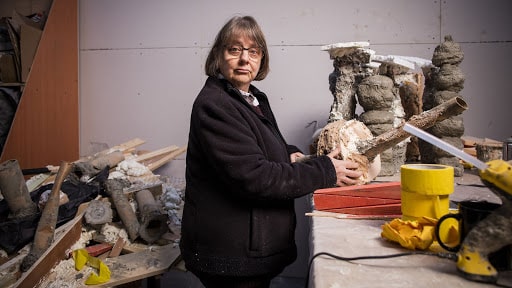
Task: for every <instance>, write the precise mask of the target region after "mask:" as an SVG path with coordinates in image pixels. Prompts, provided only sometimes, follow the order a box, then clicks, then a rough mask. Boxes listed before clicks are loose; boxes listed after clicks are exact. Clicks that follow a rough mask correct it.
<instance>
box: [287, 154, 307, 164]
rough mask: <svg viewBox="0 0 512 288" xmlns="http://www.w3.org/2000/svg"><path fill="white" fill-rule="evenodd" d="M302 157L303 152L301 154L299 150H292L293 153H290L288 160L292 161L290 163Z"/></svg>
mask: <svg viewBox="0 0 512 288" xmlns="http://www.w3.org/2000/svg"><path fill="white" fill-rule="evenodd" d="M302 157H304V154H302V153H300V152H294V153H292V154H290V161H292V163H294V162H297V160H298V159H300V158H302Z"/></svg>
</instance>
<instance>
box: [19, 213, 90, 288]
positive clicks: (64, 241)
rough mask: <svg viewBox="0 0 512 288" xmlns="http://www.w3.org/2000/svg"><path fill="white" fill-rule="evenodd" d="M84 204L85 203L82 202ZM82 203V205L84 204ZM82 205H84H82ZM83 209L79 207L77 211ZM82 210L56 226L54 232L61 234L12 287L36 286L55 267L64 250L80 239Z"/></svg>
mask: <svg viewBox="0 0 512 288" xmlns="http://www.w3.org/2000/svg"><path fill="white" fill-rule="evenodd" d="M84 204H85V205H86V203H84ZM84 204H82V205H84ZM82 207H84V206H82ZM82 210H84V209H82V208H79V211H82ZM82 217H83V212H80V214H77V216H76V217H75V218H73V220H71V221H69V222H68V223H66V224H64V225H62V226H61V227H59V228H58V230H57V232H56V234H59V233H62V235H61V236H60V237H59V238H58V239H57V238H56V240H55V241H54V242H53V243H52V245H51V246H50V247H49V248H48V250H46V252H45V253H44V254H43V255H41V257H40V258H39V260H37V261H36V262H35V263H34V264H33V265H32V267H31V268H30V269H29V270H28V271H27V272H25V273H23V274H22V276H21V278H20V279H18V281H17V282H16V284H15V285H14V287H36V285H37V284H38V283H39V281H41V279H43V278H44V276H45V275H46V274H48V272H49V271H50V270H51V269H53V267H55V265H56V264H57V263H59V262H60V261H61V260H63V259H65V257H66V250H68V249H69V248H70V247H71V246H72V245H73V244H75V243H76V241H78V239H80V236H81V233H82Z"/></svg>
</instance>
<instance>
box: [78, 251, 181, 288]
mask: <svg viewBox="0 0 512 288" xmlns="http://www.w3.org/2000/svg"><path fill="white" fill-rule="evenodd" d="M179 256H180V249H179V248H178V247H177V246H176V245H175V244H173V243H172V244H168V245H165V246H158V247H154V246H152V248H151V249H148V250H146V251H142V252H137V253H130V254H125V255H121V256H118V257H113V258H107V259H105V261H104V263H105V264H106V265H107V266H108V267H109V268H110V271H111V274H110V281H108V282H107V283H104V284H99V285H88V286H87V287H112V286H117V285H121V284H126V283H130V282H133V281H137V280H140V279H144V278H147V277H151V276H155V275H160V274H162V273H164V272H166V271H168V270H169V268H170V267H172V266H173V265H174V264H175V263H177V261H178V260H179V258H180V257H179Z"/></svg>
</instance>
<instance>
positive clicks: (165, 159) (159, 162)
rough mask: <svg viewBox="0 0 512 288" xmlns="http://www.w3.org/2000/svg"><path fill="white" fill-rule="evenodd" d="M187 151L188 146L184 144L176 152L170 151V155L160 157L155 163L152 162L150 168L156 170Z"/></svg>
mask: <svg viewBox="0 0 512 288" xmlns="http://www.w3.org/2000/svg"><path fill="white" fill-rule="evenodd" d="M186 151H187V146H184V147H182V148H180V149H178V150H176V151H174V152H171V153H169V155H167V156H165V157H163V158H162V159H159V160H157V161H155V162H153V163H150V164H149V165H147V166H148V168H149V170H151V171H155V170H156V169H158V168H160V167H161V166H163V165H164V164H165V163H167V162H169V161H171V160H172V159H174V158H176V157H178V156H179V155H181V154H183V153H185V152H186Z"/></svg>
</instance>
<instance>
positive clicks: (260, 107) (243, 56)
mask: <svg viewBox="0 0 512 288" xmlns="http://www.w3.org/2000/svg"><path fill="white" fill-rule="evenodd" d="M205 71H206V74H207V75H208V76H209V77H208V79H207V80H206V83H205V85H204V87H203V88H202V90H201V91H200V93H199V95H198V96H197V98H196V100H195V102H194V105H193V108H192V115H191V120H190V134H189V142H188V151H187V158H186V183H187V185H186V191H185V207H184V211H183V221H182V230H181V232H182V238H181V243H180V247H181V252H182V256H183V259H184V261H185V264H186V268H187V269H188V270H190V271H192V272H193V273H194V274H195V275H196V276H198V277H199V279H200V280H201V282H202V283H203V284H204V285H205V287H222V288H226V287H269V285H270V282H271V279H272V278H273V277H275V276H277V275H278V274H279V273H280V272H281V271H283V269H284V268H285V267H286V266H287V265H289V264H290V263H292V262H293V261H294V260H295V259H296V256H297V251H296V245H295V239H294V235H295V225H296V219H295V209H294V199H295V198H299V197H301V196H304V195H306V194H308V193H312V192H313V191H314V190H316V189H319V188H326V187H334V186H336V185H340V186H343V185H352V184H354V183H355V180H354V179H355V178H357V177H359V176H361V173H360V172H356V171H354V170H353V169H355V168H357V164H355V163H353V162H350V161H343V160H337V159H334V158H333V155H336V154H335V153H337V152H338V151H334V152H332V153H331V154H329V155H325V156H320V157H316V158H313V159H311V160H308V161H299V162H296V161H295V159H297V158H298V157H301V156H303V154H302V153H301V152H300V151H299V149H298V148H297V147H295V146H292V145H288V144H287V143H286V140H285V139H284V137H283V135H282V134H281V132H280V131H279V128H278V126H277V123H276V119H275V117H274V114H273V112H272V109H271V108H270V104H269V99H268V98H267V95H265V94H264V93H263V92H262V91H260V90H258V89H257V88H256V87H254V86H253V85H252V81H257V80H263V79H264V78H265V76H267V74H268V72H269V53H268V49H267V44H266V41H265V37H264V35H263V33H262V31H261V29H260V27H259V25H258V24H257V22H256V21H255V20H254V19H253V18H252V17H250V16H245V17H234V18H232V19H230V20H229V21H228V22H227V23H226V24H225V25H224V27H223V28H222V29H221V30H220V31H219V33H218V35H217V37H216V39H215V43H214V44H213V47H212V48H211V51H210V53H209V55H208V58H207V59H206V65H205Z"/></svg>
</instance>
